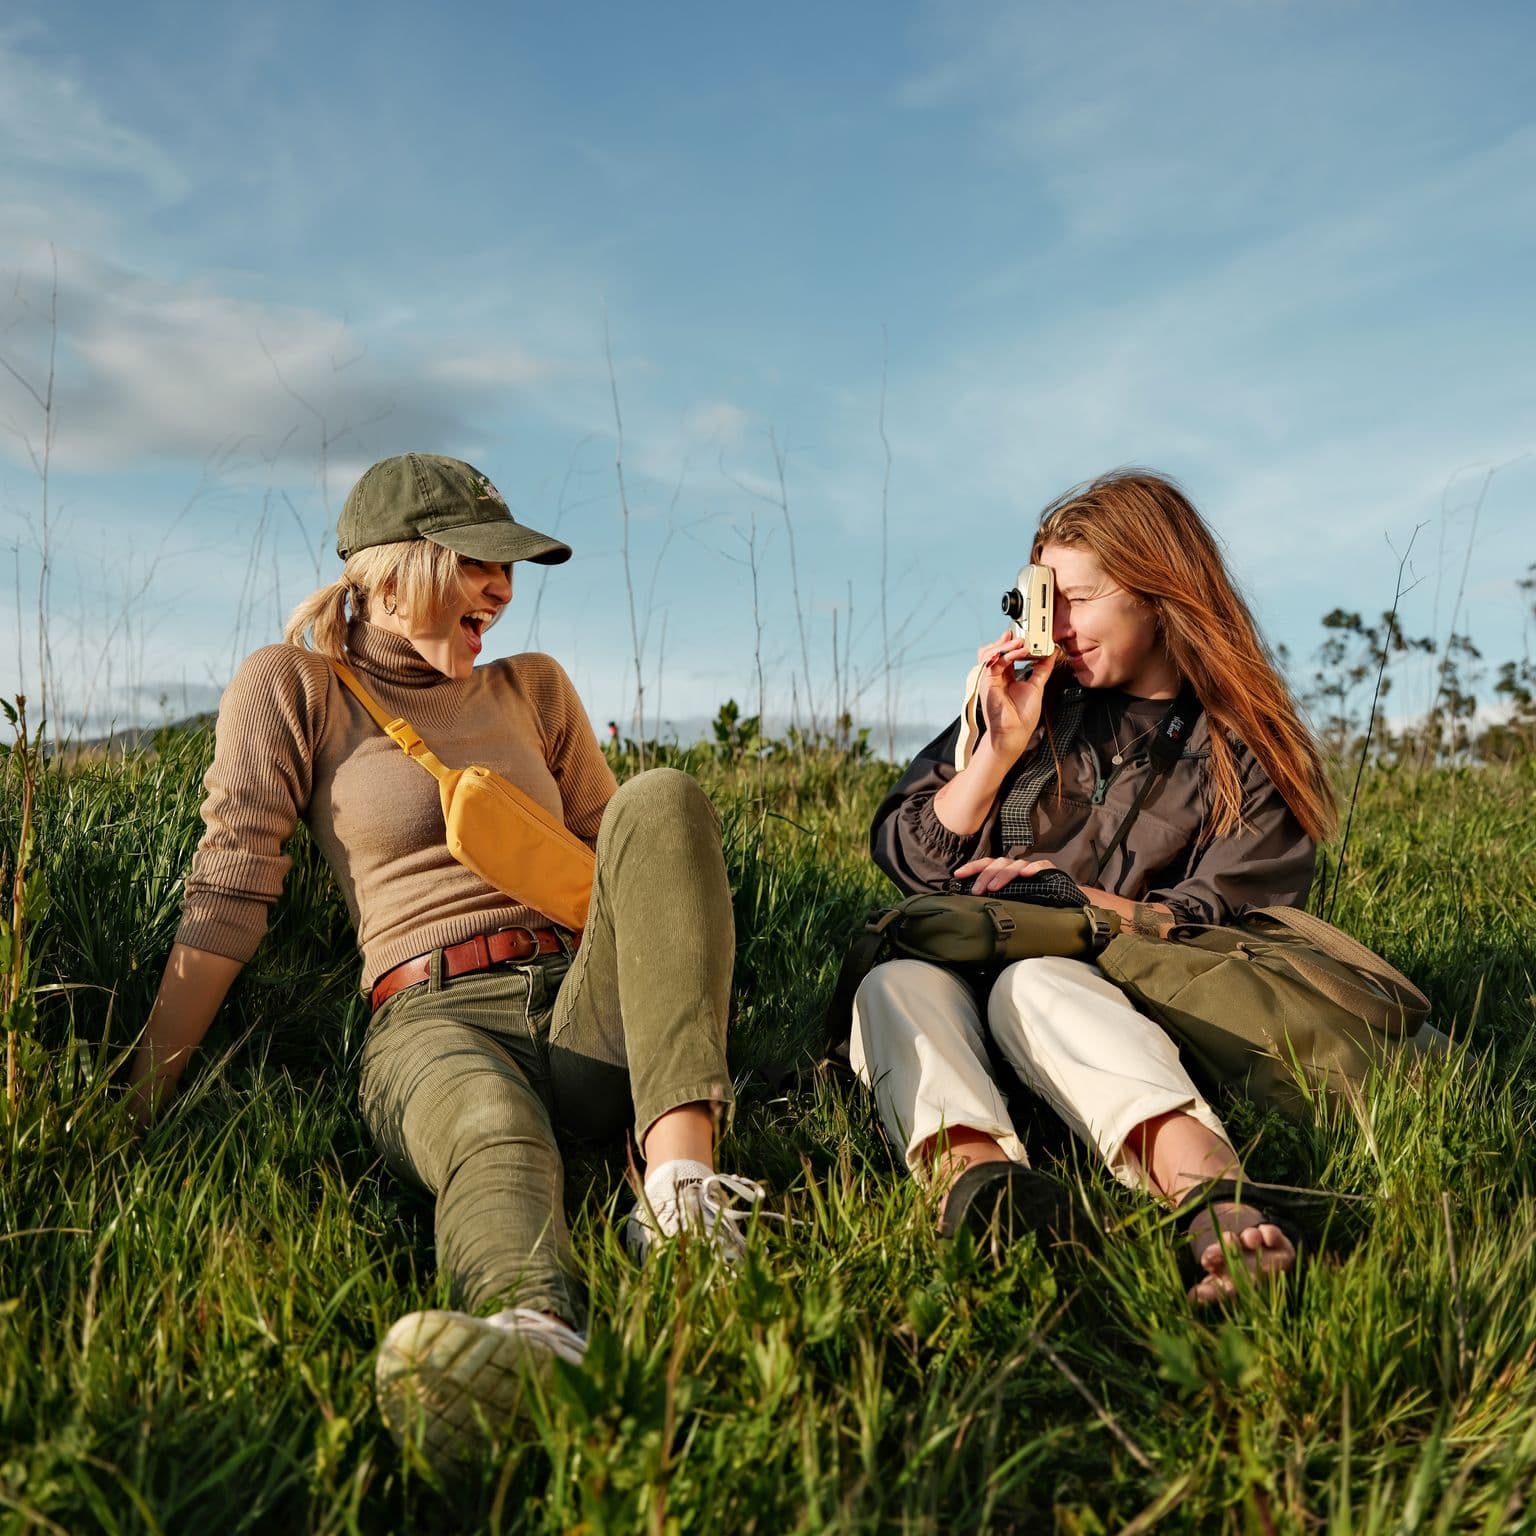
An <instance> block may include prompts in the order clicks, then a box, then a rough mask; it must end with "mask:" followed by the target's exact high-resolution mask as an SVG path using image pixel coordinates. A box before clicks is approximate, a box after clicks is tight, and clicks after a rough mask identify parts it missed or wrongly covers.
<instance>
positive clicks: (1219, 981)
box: [1097, 907, 1446, 1116]
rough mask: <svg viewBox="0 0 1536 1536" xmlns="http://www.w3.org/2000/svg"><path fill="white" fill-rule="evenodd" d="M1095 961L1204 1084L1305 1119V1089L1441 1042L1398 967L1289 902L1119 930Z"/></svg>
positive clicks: (1337, 1089) (1424, 1002)
mask: <svg viewBox="0 0 1536 1536" xmlns="http://www.w3.org/2000/svg"><path fill="white" fill-rule="evenodd" d="M1097 963H1098V966H1099V969H1100V970H1101V971H1103V972H1104V974H1105V975H1106V976H1107V977H1109V979H1110V980H1111V981H1112V982H1114V983H1115V985H1116V986H1118V987H1119V988H1120V990H1121V991H1122V992H1124V993H1125V994H1126V996H1127V997H1129V998H1130V999H1131V1001H1132V1002H1134V1003H1135V1004H1136V1005H1137V1006H1138V1007H1139V1008H1140V1009H1141V1011H1142V1012H1143V1013H1146V1014H1149V1015H1150V1016H1151V1017H1152V1018H1154V1019H1156V1020H1157V1022H1158V1023H1159V1024H1161V1025H1162V1026H1163V1028H1164V1029H1166V1030H1167V1031H1168V1033H1169V1034H1170V1035H1172V1036H1173V1038H1174V1039H1175V1040H1176V1041H1177V1042H1178V1044H1179V1047H1180V1049H1181V1050H1182V1051H1184V1052H1185V1053H1186V1054H1187V1056H1188V1058H1189V1060H1190V1062H1191V1064H1192V1065H1193V1066H1194V1067H1195V1068H1197V1069H1198V1070H1199V1071H1200V1072H1202V1073H1204V1075H1205V1076H1206V1077H1207V1078H1208V1079H1211V1080H1213V1081H1215V1082H1218V1083H1226V1084H1229V1085H1231V1086H1234V1087H1241V1088H1242V1089H1243V1090H1244V1091H1245V1092H1246V1094H1247V1095H1248V1097H1249V1098H1251V1099H1253V1100H1254V1101H1255V1102H1256V1103H1258V1104H1260V1105H1262V1106H1264V1107H1266V1108H1273V1109H1278V1110H1279V1111H1280V1112H1281V1113H1282V1114H1287V1115H1291V1116H1304V1115H1305V1114H1306V1113H1307V1090H1310V1091H1312V1092H1314V1093H1324V1094H1337V1093H1348V1092H1350V1091H1351V1090H1358V1089H1359V1088H1360V1086H1361V1085H1362V1083H1363V1082H1364V1081H1365V1076H1366V1073H1367V1072H1369V1071H1370V1069H1371V1068H1372V1067H1373V1066H1376V1065H1379V1064H1380V1063H1381V1062H1382V1061H1383V1060H1384V1058H1385V1057H1386V1056H1387V1055H1388V1054H1389V1053H1391V1052H1393V1051H1397V1050H1410V1051H1423V1050H1428V1049H1434V1048H1436V1047H1437V1046H1440V1045H1443V1044H1444V1043H1446V1042H1445V1037H1444V1036H1443V1035H1441V1034H1440V1033H1439V1031H1438V1030H1435V1029H1434V1028H1432V1027H1431V1026H1430V1025H1429V1023H1428V1018H1429V999H1428V998H1427V997H1425V996H1424V994H1423V993H1422V992H1421V991H1419V989H1418V988H1417V987H1416V986H1414V984H1413V983H1412V982H1411V981H1409V979H1408V978H1407V977H1406V976H1404V975H1403V974H1402V972H1401V971H1399V970H1397V969H1396V968H1395V967H1394V966H1391V965H1389V964H1388V963H1387V962H1386V961H1385V960H1383V959H1382V958H1381V957H1380V956H1379V955H1376V954H1373V953H1372V952H1371V951H1370V950H1368V949H1367V948H1366V947H1365V946H1364V945H1363V944H1361V943H1359V942H1358V941H1357V940H1355V939H1353V938H1351V937H1350V936H1349V935H1348V934H1347V933H1343V932H1341V931H1340V930H1339V929H1337V928H1335V927H1334V926H1333V925H1332V924H1331V923H1327V922H1324V921H1323V919H1322V918H1320V917H1314V916H1312V915H1311V913H1308V912H1301V911H1298V910H1296V909H1295V908H1293V907H1259V908H1256V909H1255V910H1254V911H1252V912H1249V913H1248V914H1247V915H1246V916H1244V917H1243V918H1241V919H1239V920H1238V922H1236V923H1235V924H1232V925H1230V926H1226V927H1220V928H1213V927H1204V926H1201V925H1198V924H1194V923H1190V924H1186V925H1184V926H1182V927H1179V928H1175V929H1173V930H1172V932H1171V933H1170V934H1169V935H1168V937H1167V938H1165V939H1158V938H1151V937H1148V936H1147V935H1144V934H1135V933H1121V934H1119V935H1117V936H1116V937H1115V938H1113V939H1111V940H1110V941H1109V943H1108V944H1107V945H1106V946H1105V947H1104V949H1103V952H1102V953H1101V954H1099V955H1098V957H1097ZM1298 1069H1299V1071H1300V1075H1301V1080H1302V1082H1303V1083H1304V1084H1306V1089H1303V1088H1302V1087H1301V1086H1300V1085H1299V1084H1298V1083H1297V1080H1296V1074H1297V1070H1298Z"/></svg>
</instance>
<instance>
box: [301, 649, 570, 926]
mask: <svg viewBox="0 0 1536 1536" xmlns="http://www.w3.org/2000/svg"><path fill="white" fill-rule="evenodd" d="M331 665H332V666H333V667H334V668H335V669H336V675H337V677H339V678H340V679H341V681H342V682H343V683H344V684H346V686H347V687H348V688H349V689H350V690H351V692H352V693H353V695H354V696H355V697H356V698H357V700H358V702H359V703H360V704H361V705H362V706H363V708H364V709H366V710H367V711H368V713H369V714H370V715H372V716H373V719H374V721H375V722H376V723H377V724H378V727H379V729H380V730H382V731H383V732H384V733H385V735H387V736H388V737H389V738H390V740H391V741H393V742H394V743H395V745H396V746H397V747H399V748H400V750H401V751H402V752H404V753H405V755H406V756H407V757H408V758H410V759H411V760H412V761H413V762H417V763H420V764H421V766H422V767H423V768H425V769H426V770H427V772H428V773H430V774H431V775H432V777H433V778H435V779H436V780H437V788H438V794H439V796H440V797H441V799H442V803H443V824H444V826H445V827H446V828H447V833H448V852H449V853H451V854H452V855H453V856H454V858H456V859H457V860H458V861H459V863H460V864H462V865H463V866H464V867H465V868H466V869H472V870H474V872H475V873H476V874H477V875H479V876H480V878H481V879H482V880H484V881H485V882H486V884H487V885H493V886H495V887H496V889H497V890H498V891H505V892H506V893H507V895H508V896H511V897H513V898H514V899H516V900H517V901H520V902H522V903H523V905H525V906H529V907H533V908H534V909H535V910H536V911H539V912H543V913H544V914H545V915H546V916H548V917H552V918H553V919H554V920H555V922H557V923H558V924H559V925H560V926H561V927H562V928H573V929H577V930H580V929H582V928H585V927H586V926H587V907H588V905H589V904H590V902H591V900H592V871H593V869H594V867H595V864H596V861H595V860H594V859H593V857H592V850H591V849H590V848H588V847H587V845H586V844H585V843H584V842H582V840H581V839H580V838H579V837H577V836H576V835H575V834H574V833H573V832H572V831H571V830H570V828H568V827H567V826H566V825H565V823H564V822H562V821H560V820H559V819H558V818H557V817H554V816H551V815H550V813H549V812H548V811H546V810H545V809H544V807H543V806H542V805H540V804H539V803H538V802H537V801H536V800H533V799H531V798H530V797H529V796H528V795H526V794H524V793H523V791H522V790H520V789H519V788H518V787H517V785H515V784H510V783H508V782H507V780H506V779H504V778H502V776H501V775H500V774H499V773H493V772H492V771H491V770H490V769H489V768H478V767H469V768H447V767H444V765H443V763H442V762H441V761H440V760H439V759H438V758H437V757H436V756H435V755H434V754H433V753H432V752H431V750H430V749H429V748H428V747H427V745H426V743H425V742H423V741H422V739H421V737H420V736H418V735H417V734H416V732H415V730H414V729H413V728H412V727H411V725H410V723H409V722H408V721H406V720H403V719H400V718H399V717H396V718H394V719H390V717H389V716H387V715H386V714H385V713H384V711H383V710H382V709H380V708H379V706H378V705H377V704H376V703H375V702H374V700H373V697H372V696H371V695H370V694H369V692H368V690H367V689H366V688H364V687H363V685H362V683H360V682H359V681H358V678H357V674H356V673H355V672H354V671H353V670H352V669H351V667H349V666H347V665H346V664H345V663H344V662H340V661H334V660H333V661H332V662H331Z"/></svg>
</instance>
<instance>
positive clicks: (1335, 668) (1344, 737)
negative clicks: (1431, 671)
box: [1302, 608, 1435, 758]
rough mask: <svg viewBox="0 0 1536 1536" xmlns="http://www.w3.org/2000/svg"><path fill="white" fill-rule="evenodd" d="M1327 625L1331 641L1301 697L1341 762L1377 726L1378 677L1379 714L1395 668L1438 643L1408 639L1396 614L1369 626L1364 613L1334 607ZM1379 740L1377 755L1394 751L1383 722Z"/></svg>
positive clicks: (1326, 617)
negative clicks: (1374, 711) (1378, 678)
mask: <svg viewBox="0 0 1536 1536" xmlns="http://www.w3.org/2000/svg"><path fill="white" fill-rule="evenodd" d="M1322 623H1323V628H1324V629H1325V630H1327V631H1328V634H1327V638H1326V639H1325V640H1324V641H1323V643H1322V644H1321V645H1320V646H1319V647H1318V648H1317V650H1316V652H1315V653H1314V660H1315V661H1316V663H1317V669H1316V671H1315V672H1313V674H1312V682H1311V686H1310V687H1309V688H1308V689H1307V690H1306V692H1305V693H1304V694H1303V695H1302V697H1303V700H1304V702H1305V703H1306V705H1307V707H1308V709H1310V710H1311V712H1312V716H1313V719H1314V721H1315V722H1316V724H1317V728H1318V732H1319V734H1320V735H1321V737H1322V740H1323V745H1324V747H1325V748H1326V749H1327V750H1328V751H1329V752H1331V753H1332V754H1333V755H1334V756H1335V757H1340V758H1342V757H1347V756H1349V755H1350V754H1351V753H1352V752H1353V751H1355V750H1356V749H1357V748H1358V746H1359V744H1360V741H1361V739H1362V738H1363V737H1364V736H1365V734H1366V732H1367V731H1368V730H1369V729H1370V727H1371V725H1372V719H1371V715H1370V710H1371V707H1372V706H1371V699H1372V691H1371V690H1372V687H1373V684H1374V680H1375V678H1376V676H1377V674H1378V672H1379V673H1381V687H1380V689H1379V690H1378V691H1376V692H1375V695H1374V697H1375V707H1376V709H1377V710H1380V707H1381V703H1382V701H1383V700H1384V699H1385V698H1386V696H1387V694H1388V693H1389V692H1390V691H1391V688H1392V676H1391V670H1390V669H1391V667H1392V665H1393V663H1394V662H1397V661H1401V660H1402V659H1403V658H1404V657H1406V656H1408V655H1410V654H1413V653H1415V652H1433V651H1434V648H1435V643H1434V641H1433V640H1429V639H1426V638H1423V637H1413V636H1409V635H1407V634H1405V633H1404V632H1403V627H1402V625H1401V623H1400V622H1399V621H1398V618H1397V615H1396V614H1395V613H1392V612H1388V613H1384V614H1382V616H1381V618H1380V619H1379V620H1378V621H1377V622H1376V623H1374V624H1367V623H1366V622H1365V620H1364V619H1363V618H1362V617H1361V615H1360V614H1358V613H1352V612H1350V611H1349V610H1347V609H1344V608H1335V609H1334V610H1333V611H1332V612H1331V613H1326V614H1324V615H1323V620H1322ZM1383 663H1385V666H1383ZM1374 739H1375V743H1376V750H1377V751H1378V752H1380V753H1385V752H1390V751H1391V749H1392V747H1393V741H1392V738H1391V735H1390V733H1389V732H1387V731H1385V730H1384V729H1383V727H1382V724H1381V723H1380V722H1379V721H1378V722H1376V730H1375V733H1374Z"/></svg>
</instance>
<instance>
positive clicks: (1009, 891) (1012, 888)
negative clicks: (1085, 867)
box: [992, 869, 1088, 907]
mask: <svg viewBox="0 0 1536 1536" xmlns="http://www.w3.org/2000/svg"><path fill="white" fill-rule="evenodd" d="M992 894H993V895H994V896H1001V897H1002V898H1003V900H1004V901H1024V902H1028V903H1029V905H1030V906H1032V907H1086V906H1087V905H1088V898H1087V897H1086V896H1085V895H1083V892H1082V888H1081V887H1080V886H1079V885H1078V883H1077V881H1076V880H1074V879H1073V878H1072V876H1071V875H1068V874H1064V873H1063V872H1062V871H1061V870H1059V869H1042V870H1041V871H1040V873H1039V874H1038V875H1031V876H1030V877H1029V878H1028V879H1027V880H1010V881H1009V882H1008V884H1007V885H1005V886H1004V887H1003V888H1002V890H1000V891H994V892H993V893H992Z"/></svg>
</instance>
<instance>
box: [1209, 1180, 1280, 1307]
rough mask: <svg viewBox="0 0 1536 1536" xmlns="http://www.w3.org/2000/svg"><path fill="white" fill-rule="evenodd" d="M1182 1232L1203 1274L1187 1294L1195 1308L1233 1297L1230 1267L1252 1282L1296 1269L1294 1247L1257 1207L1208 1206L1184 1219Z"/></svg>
mask: <svg viewBox="0 0 1536 1536" xmlns="http://www.w3.org/2000/svg"><path fill="white" fill-rule="evenodd" d="M1185 1232H1186V1234H1187V1237H1186V1240H1187V1242H1188V1243H1189V1251H1190V1253H1191V1255H1192V1256H1193V1258H1194V1260H1195V1262H1196V1263H1197V1264H1198V1265H1199V1267H1200V1268H1201V1269H1202V1270H1204V1271H1205V1273H1204V1274H1203V1275H1202V1276H1201V1277H1200V1279H1199V1280H1197V1281H1196V1282H1195V1283H1194V1284H1193V1285H1192V1286H1190V1288H1189V1299H1190V1300H1191V1301H1192V1302H1194V1303H1195V1304H1196V1305H1197V1306H1208V1305H1210V1304H1211V1303H1212V1302H1217V1301H1226V1300H1229V1299H1230V1298H1231V1297H1233V1296H1235V1295H1236V1294H1237V1284H1236V1282H1235V1280H1234V1279H1233V1272H1232V1264H1233V1263H1234V1262H1236V1263H1240V1264H1241V1265H1242V1266H1243V1268H1244V1269H1246V1270H1247V1271H1248V1274H1249V1277H1250V1278H1251V1279H1254V1280H1259V1279H1262V1278H1264V1277H1267V1276H1269V1275H1283V1274H1285V1273H1287V1272H1288V1271H1289V1270H1291V1269H1293V1268H1294V1267H1295V1264H1296V1248H1295V1245H1294V1244H1293V1243H1292V1242H1291V1240H1290V1238H1288V1237H1287V1236H1286V1235H1285V1233H1284V1232H1283V1231H1281V1229H1280V1228H1279V1227H1277V1226H1276V1225H1275V1224H1274V1222H1272V1221H1267V1220H1266V1219H1265V1213H1264V1212H1263V1211H1261V1210H1259V1209H1258V1207H1257V1206H1252V1205H1248V1204H1246V1203H1240V1202H1239V1201H1236V1200H1213V1201H1212V1202H1211V1203H1210V1204H1209V1205H1208V1206H1206V1207H1205V1208H1204V1209H1202V1210H1199V1211H1197V1212H1196V1213H1195V1214H1194V1216H1192V1217H1191V1218H1190V1222H1189V1225H1188V1227H1186V1228H1185Z"/></svg>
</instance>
